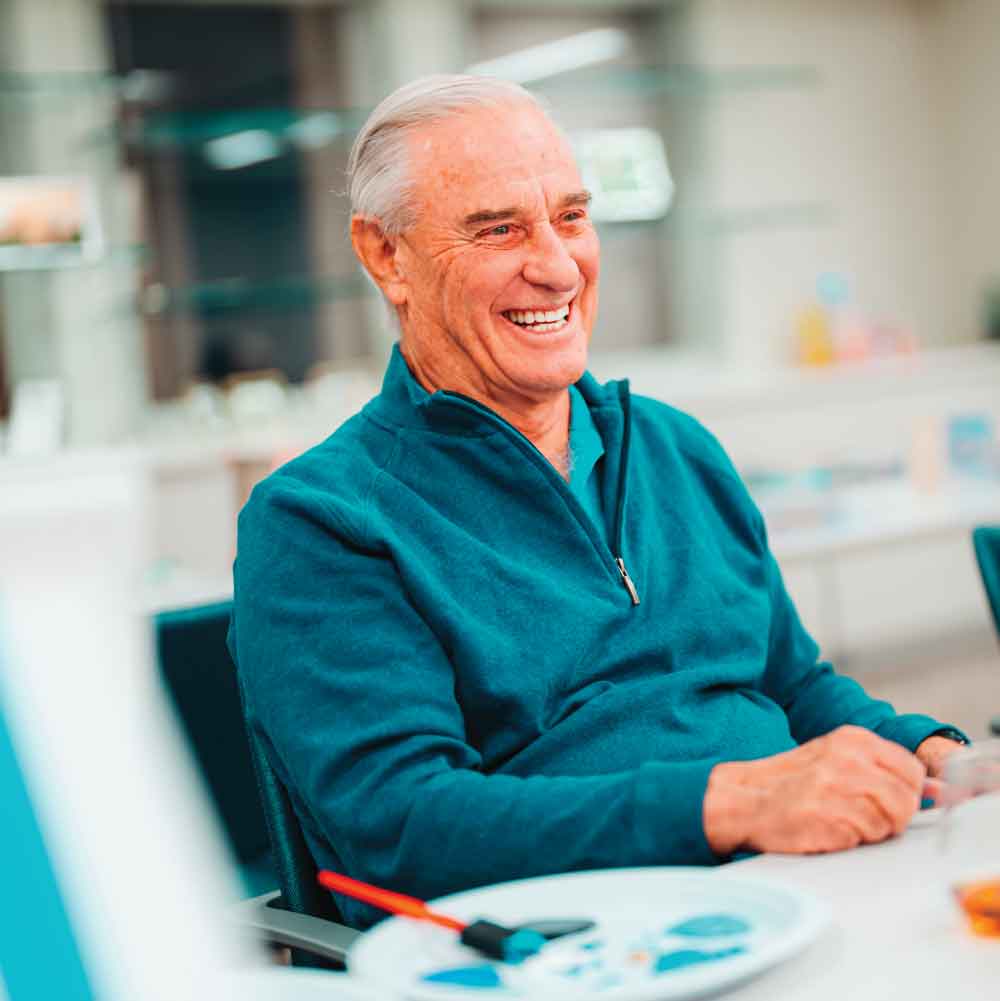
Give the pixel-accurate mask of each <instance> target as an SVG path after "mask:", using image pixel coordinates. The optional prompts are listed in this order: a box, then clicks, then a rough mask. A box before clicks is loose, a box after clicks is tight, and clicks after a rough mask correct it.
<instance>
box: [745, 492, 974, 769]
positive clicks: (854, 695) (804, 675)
mask: <svg viewBox="0 0 1000 1001" xmlns="http://www.w3.org/2000/svg"><path fill="white" fill-rule="evenodd" d="M754 513H755V515H756V521H757V524H758V529H759V533H760V537H761V540H762V550H763V559H764V561H765V567H764V574H765V578H766V580H767V587H768V592H769V594H770V599H771V633H770V637H769V645H768V661H767V667H766V670H765V675H764V689H765V692H766V694H767V695H769V696H770V697H771V698H773V699H774V700H775V701H776V702H777V703H778V704H779V705H780V706H781V707H782V708H783V709H784V710H785V713H786V715H787V716H788V721H789V725H790V728H791V733H792V736H793V737H794V738H795V739H796V740H797V741H798V742H799V743H804V742H805V741H807V740H811V739H812V738H813V737H819V736H821V735H822V734H824V733H829V732H830V731H831V730H834V729H836V728H837V727H838V726H843V725H845V724H853V725H855V726H863V727H866V728H867V729H869V730H873V731H875V733H877V734H879V735H880V736H882V737H885V738H886V739H887V740H893V741H895V742H896V743H898V744H902V745H903V747H905V748H907V749H908V750H910V751H914V750H916V748H917V747H918V745H919V744H920V743H921V742H922V741H923V740H925V739H926V738H927V737H929V736H931V735H932V734H934V733H938V732H943V731H951V732H954V733H959V734H960V731H957V730H956V729H955V728H954V727H951V726H945V725H944V724H942V723H939V722H938V721H937V720H934V719H932V718H931V717H930V716H922V715H918V714H916V713H907V714H897V713H896V712H895V711H894V709H893V708H892V706H891V705H890V704H889V703H888V702H883V701H880V700H878V699H873V698H871V697H870V696H868V695H867V694H866V693H865V691H864V689H863V688H862V687H861V686H860V685H859V684H858V683H857V682H856V681H854V680H853V679H852V678H847V677H844V676H843V675H840V674H837V672H836V671H835V670H834V669H833V667H832V665H831V664H829V663H828V662H827V661H824V660H821V659H820V657H819V647H818V646H817V644H816V643H815V641H814V640H813V638H812V637H811V636H810V635H809V633H808V632H807V631H806V629H805V627H804V626H803V625H802V623H801V621H800V620H799V616H798V613H797V612H796V610H795V605H794V604H793V602H792V599H791V598H790V597H789V595H788V592H787V591H786V590H785V586H784V582H783V580H782V576H781V571H780V569H779V568H778V564H777V561H776V560H775V558H774V556H773V555H772V553H771V551H770V549H769V547H768V544H767V533H766V530H765V528H764V522H763V518H762V517H761V515H760V513H759V512H757V511H756V510H755V512H754Z"/></svg>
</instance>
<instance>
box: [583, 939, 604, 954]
mask: <svg viewBox="0 0 1000 1001" xmlns="http://www.w3.org/2000/svg"><path fill="white" fill-rule="evenodd" d="M580 948H581V949H583V950H584V951H585V952H593V951H594V950H595V949H603V948H604V943H603V942H602V941H600V940H599V939H598V940H597V941H596V942H584V943H583V945H581V946H580Z"/></svg>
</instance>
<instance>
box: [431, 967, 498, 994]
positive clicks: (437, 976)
mask: <svg viewBox="0 0 1000 1001" xmlns="http://www.w3.org/2000/svg"><path fill="white" fill-rule="evenodd" d="M421 979H423V980H425V981H426V982H427V983H429V984H454V985H455V986H456V987H476V988H480V989H482V990H496V989H497V988H502V987H503V986H504V982H503V979H502V978H501V976H500V974H499V973H497V971H496V967H494V966H491V965H490V964H489V963H484V964H483V965H482V966H456V967H454V968H453V969H450V970H438V971H437V972H436V973H425V974H424V976H423V977H422V978H421Z"/></svg>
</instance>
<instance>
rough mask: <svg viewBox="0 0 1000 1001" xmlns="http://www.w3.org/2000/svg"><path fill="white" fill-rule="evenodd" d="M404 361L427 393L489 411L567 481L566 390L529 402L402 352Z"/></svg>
mask: <svg viewBox="0 0 1000 1001" xmlns="http://www.w3.org/2000/svg"><path fill="white" fill-rule="evenodd" d="M402 351H403V357H404V358H405V359H406V363H407V366H408V367H409V369H410V371H411V372H412V373H413V376H414V378H415V379H416V380H417V382H419V383H420V385H421V386H423V388H424V389H426V390H427V392H428V393H434V392H437V390H439V389H445V390H450V391H452V392H458V393H462V394H463V395H464V396H468V397H470V398H471V399H473V400H475V401H476V402H477V403H481V404H482V405H483V406H484V407H489V409H490V410H492V411H493V412H494V413H496V414H498V415H499V416H500V417H502V418H503V419H504V420H505V421H507V423H508V424H511V425H513V426H514V427H515V428H517V430H518V431H520V432H521V434H523V435H524V437H525V438H527V439H528V441H530V442H531V443H532V445H534V446H535V448H537V449H538V451H539V452H541V453H542V455H544V456H545V458H546V459H548V460H549V462H551V463H552V465H553V466H554V467H555V468H556V470H557V471H558V472H559V475H560V476H562V477H563V479H566V480H568V479H569V419H570V396H569V388H568V387H567V388H566V389H562V390H559V391H557V392H554V393H552V394H551V395H546V396H545V397H542V398H537V399H536V398H532V397H527V396H523V395H521V394H515V393H500V392H499V391H495V390H493V389H492V387H490V386H489V385H488V384H486V383H485V382H484V383H483V384H482V385H480V384H479V383H472V384H467V383H466V380H462V379H460V378H457V377H455V376H449V374H448V373H447V372H438V371H437V370H436V369H434V368H433V367H432V366H428V365H426V364H422V363H421V360H420V359H419V358H416V357H413V356H411V354H410V353H408V352H407V351H406V348H405V347H403V348H402Z"/></svg>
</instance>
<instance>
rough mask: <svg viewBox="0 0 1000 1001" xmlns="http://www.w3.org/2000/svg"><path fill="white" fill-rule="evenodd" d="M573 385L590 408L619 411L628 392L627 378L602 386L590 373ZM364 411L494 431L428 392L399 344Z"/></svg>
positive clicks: (465, 430)
mask: <svg viewBox="0 0 1000 1001" xmlns="http://www.w3.org/2000/svg"><path fill="white" fill-rule="evenodd" d="M576 388H577V389H578V390H579V391H580V394H581V395H582V396H583V398H584V400H586V402H587V405H588V407H590V408H591V409H592V410H593V409H595V408H599V409H604V408H608V407H610V408H613V409H614V410H617V411H620V410H621V405H622V404H621V399H622V394H623V393H627V392H628V381H627V380H622V381H621V382H615V381H612V382H608V383H605V384H603V385H602V384H601V383H599V382H598V381H597V380H596V379H595V378H594V377H593V376H592V375H591V374H590V373H589V372H584V374H583V375H582V376H581V378H580V379H579V381H578V382H577V383H576ZM365 411H366V412H367V413H368V414H369V415H370V416H371V417H373V418H374V419H376V420H379V421H381V422H382V423H388V424H394V425H397V426H401V427H413V428H425V429H430V430H435V431H453V432H455V433H458V434H477V433H478V434H490V433H492V432H493V431H494V430H495V427H494V425H492V424H491V423H489V422H488V421H487V420H485V419H484V418H483V417H481V416H479V415H477V414H476V413H475V412H474V411H472V410H471V409H469V408H465V407H456V406H455V405H454V401H453V400H452V399H450V398H449V395H448V394H447V393H443V392H441V391H438V392H435V393H428V392H427V390H426V389H424V387H423V386H421V385H420V383H419V382H417V380H416V378H414V376H413V373H412V372H410V368H409V366H408V365H407V364H406V359H405V358H404V357H403V353H402V351H400V349H399V344H398V343H396V344H394V345H393V348H392V355H391V357H390V358H389V364H388V366H387V368H386V370H385V376H384V377H383V379H382V389H381V392H380V393H379V394H378V396H376V397H375V398H374V399H373V400H372V401H371V402H370V403H369V404H368V405H367V406H366V407H365Z"/></svg>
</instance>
